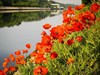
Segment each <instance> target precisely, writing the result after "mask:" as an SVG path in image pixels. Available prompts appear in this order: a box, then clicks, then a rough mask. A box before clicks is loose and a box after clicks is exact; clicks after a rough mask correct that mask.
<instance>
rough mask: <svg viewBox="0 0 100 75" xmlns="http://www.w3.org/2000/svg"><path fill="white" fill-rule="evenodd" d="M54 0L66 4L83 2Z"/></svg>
mask: <svg viewBox="0 0 100 75" xmlns="http://www.w3.org/2000/svg"><path fill="white" fill-rule="evenodd" d="M53 1H56V2H60V3H64V4H75V5H80V4H81V0H53Z"/></svg>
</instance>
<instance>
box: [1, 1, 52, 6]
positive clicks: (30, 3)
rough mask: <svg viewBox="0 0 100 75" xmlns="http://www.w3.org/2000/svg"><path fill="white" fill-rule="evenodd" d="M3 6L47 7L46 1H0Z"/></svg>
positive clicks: (48, 3) (47, 2)
mask: <svg viewBox="0 0 100 75" xmlns="http://www.w3.org/2000/svg"><path fill="white" fill-rule="evenodd" d="M0 3H2V4H3V6H32V7H49V6H50V4H51V3H50V2H49V1H48V0H1V1H0ZM0 6H1V4H0Z"/></svg>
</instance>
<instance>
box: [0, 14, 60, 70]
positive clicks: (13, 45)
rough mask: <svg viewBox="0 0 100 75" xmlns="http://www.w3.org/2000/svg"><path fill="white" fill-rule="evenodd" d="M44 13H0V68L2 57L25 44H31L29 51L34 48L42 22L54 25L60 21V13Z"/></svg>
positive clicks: (38, 39) (39, 37) (23, 46)
mask: <svg viewBox="0 0 100 75" xmlns="http://www.w3.org/2000/svg"><path fill="white" fill-rule="evenodd" d="M44 13H46V12H42V13H41V12H39V13H37V12H34V14H33V13H13V14H12V13H9V14H1V15H0V18H1V19H0V20H1V21H0V27H1V28H0V69H1V68H2V67H1V65H2V62H3V59H4V58H5V57H7V56H8V55H9V54H10V53H14V52H15V51H16V50H18V49H20V50H22V49H25V44H27V43H31V44H32V49H31V50H30V51H29V53H30V52H32V51H33V50H34V49H35V44H36V43H37V42H39V41H40V39H41V36H40V34H41V32H42V31H43V30H44V29H43V28H42V25H43V24H45V23H50V24H51V25H52V26H55V25H59V24H61V23H62V16H61V14H59V15H56V16H54V14H50V15H49V16H47V15H48V14H49V12H47V13H46V14H44ZM23 15H24V16H23ZM51 15H52V17H51ZM35 16H36V17H35ZM6 17H7V18H6ZM5 20H6V22H5ZM18 25H19V26H18ZM11 26H12V27H11ZM9 27H10V28H9ZM27 55H28V54H27Z"/></svg>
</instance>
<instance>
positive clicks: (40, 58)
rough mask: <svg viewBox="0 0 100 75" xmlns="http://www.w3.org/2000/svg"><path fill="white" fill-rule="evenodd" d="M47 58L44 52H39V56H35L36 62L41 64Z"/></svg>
mask: <svg viewBox="0 0 100 75" xmlns="http://www.w3.org/2000/svg"><path fill="white" fill-rule="evenodd" d="M44 60H46V58H45V57H44V54H40V53H38V55H37V57H35V63H36V64H40V63H42V62H43V61H44Z"/></svg>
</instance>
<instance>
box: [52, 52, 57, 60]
mask: <svg viewBox="0 0 100 75" xmlns="http://www.w3.org/2000/svg"><path fill="white" fill-rule="evenodd" d="M57 57H58V54H57V53H56V52H51V53H50V58H51V59H55V58H57Z"/></svg>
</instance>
